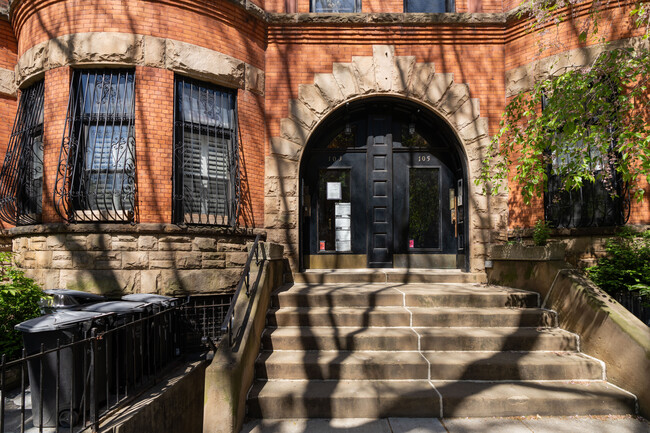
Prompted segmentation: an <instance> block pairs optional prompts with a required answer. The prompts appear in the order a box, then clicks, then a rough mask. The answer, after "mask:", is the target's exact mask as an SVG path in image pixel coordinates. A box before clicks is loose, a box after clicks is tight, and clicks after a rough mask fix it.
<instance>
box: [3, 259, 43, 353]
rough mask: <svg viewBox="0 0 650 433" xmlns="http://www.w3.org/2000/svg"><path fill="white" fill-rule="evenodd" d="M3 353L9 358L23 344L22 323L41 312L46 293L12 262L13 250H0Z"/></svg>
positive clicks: (19, 349) (18, 351)
mask: <svg viewBox="0 0 650 433" xmlns="http://www.w3.org/2000/svg"><path fill="white" fill-rule="evenodd" d="M0 262H1V263H0V353H1V354H3V355H6V356H7V358H8V359H11V358H13V357H16V356H17V355H19V354H20V351H21V349H22V347H23V343H22V338H21V334H20V332H18V331H16V330H15V329H14V326H16V325H17V324H18V323H20V322H23V321H25V320H28V319H31V318H34V317H37V316H39V315H40V310H39V306H38V301H39V300H40V299H41V297H43V296H44V294H43V292H42V291H41V289H40V287H39V286H38V285H37V284H36V283H35V282H34V280H32V279H31V278H27V277H26V276H25V273H24V272H23V271H21V270H20V269H17V268H15V267H14V266H13V265H12V264H11V254H10V253H0Z"/></svg>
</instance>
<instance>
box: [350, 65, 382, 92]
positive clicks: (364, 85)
mask: <svg viewBox="0 0 650 433" xmlns="http://www.w3.org/2000/svg"><path fill="white" fill-rule="evenodd" d="M352 65H353V70H354V76H355V78H356V80H357V87H358V88H359V93H363V94H365V93H370V92H372V91H375V90H378V89H377V80H376V79H375V62H374V61H373V58H372V57H359V56H353V57H352Z"/></svg>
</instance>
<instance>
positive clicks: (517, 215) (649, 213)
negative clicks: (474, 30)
mask: <svg viewBox="0 0 650 433" xmlns="http://www.w3.org/2000/svg"><path fill="white" fill-rule="evenodd" d="M631 4H632V3H631V2H622V3H619V2H613V3H612V4H611V5H609V6H607V7H606V9H605V10H604V11H603V12H601V14H600V16H599V33H598V37H603V38H605V39H606V40H610V41H611V40H619V39H625V38H630V37H635V36H639V35H641V34H642V29H636V28H635V26H634V25H633V22H632V20H631V18H630V15H629V12H630V10H631V7H630V5H631ZM588 7H589V5H588V4H587V5H585V6H582V7H581V8H579V9H577V19H576V20H575V21H573V22H570V21H568V22H564V23H562V24H560V25H559V26H557V27H556V26H555V25H551V26H549V27H548V32H547V33H546V35H545V36H544V37H542V38H541V39H540V38H539V36H538V35H537V34H535V33H530V32H527V31H526V29H527V26H528V24H529V22H527V21H522V22H518V23H514V24H513V25H512V26H510V27H508V29H507V30H506V44H505V50H506V57H505V70H506V71H509V70H512V69H514V68H516V67H519V66H523V65H526V64H529V63H531V62H533V61H535V60H539V59H541V58H545V57H549V56H552V55H556V54H560V53H563V52H567V51H570V50H573V49H576V48H581V47H587V46H592V45H596V44H598V43H599V42H600V41H599V40H598V39H597V38H591V39H590V40H588V41H587V42H586V43H581V42H580V41H579V39H578V35H579V34H580V32H581V31H582V30H583V29H585V27H584V26H585V24H586V23H588V22H590V21H591V20H592V19H593V18H592V17H591V16H590V15H589V14H588ZM507 9H508V8H506V10H507ZM540 40H541V41H542V42H543V43H544V46H546V47H547V49H545V50H544V51H543V52H540V50H539V48H540V45H539V44H538V41H540ZM513 177H514V172H511V173H510V176H509V178H510V181H511V182H510V187H511V190H510V196H509V205H510V218H509V225H510V228H517V227H531V226H532V225H533V224H534V223H535V222H536V221H537V220H538V219H543V217H544V208H543V200H541V199H539V200H534V201H533V203H531V205H530V206H526V205H525V204H524V203H523V199H522V197H521V194H520V189H519V187H518V186H517V185H516V184H514V182H512V178H513ZM641 187H642V188H644V189H645V190H646V191H648V192H650V187H649V186H648V184H647V182H646V181H642V183H641ZM649 197H650V195H649ZM649 206H650V201H648V200H646V201H644V202H643V203H640V204H637V203H635V202H634V203H632V205H631V212H630V220H629V222H630V223H634V224H648V223H650V208H649Z"/></svg>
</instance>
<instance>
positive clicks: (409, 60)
mask: <svg viewBox="0 0 650 433" xmlns="http://www.w3.org/2000/svg"><path fill="white" fill-rule="evenodd" d="M414 66H415V56H400V57H396V58H395V69H394V70H393V83H392V85H391V87H392V90H393V91H394V92H397V93H405V92H407V91H408V86H409V83H410V82H411V76H412V75H413V67H414Z"/></svg>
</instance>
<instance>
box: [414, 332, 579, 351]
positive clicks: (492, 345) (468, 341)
mask: <svg viewBox="0 0 650 433" xmlns="http://www.w3.org/2000/svg"><path fill="white" fill-rule="evenodd" d="M415 331H416V332H417V333H418V334H419V335H420V348H421V350H423V351H427V350H438V351H439V350H446V351H449V350H451V351H461V350H463V351H465V350H469V351H477V350H483V351H502V350H505V351H510V350H517V351H533V350H543V351H576V350H578V336H577V335H575V334H572V333H570V332H567V331H564V330H562V329H558V328H415Z"/></svg>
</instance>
